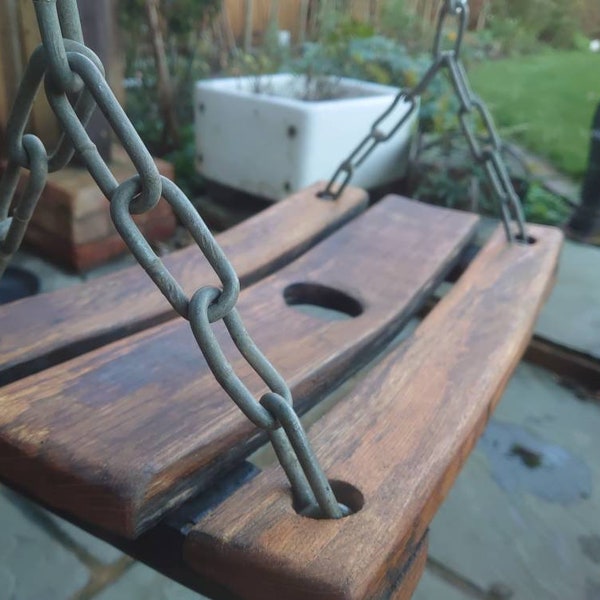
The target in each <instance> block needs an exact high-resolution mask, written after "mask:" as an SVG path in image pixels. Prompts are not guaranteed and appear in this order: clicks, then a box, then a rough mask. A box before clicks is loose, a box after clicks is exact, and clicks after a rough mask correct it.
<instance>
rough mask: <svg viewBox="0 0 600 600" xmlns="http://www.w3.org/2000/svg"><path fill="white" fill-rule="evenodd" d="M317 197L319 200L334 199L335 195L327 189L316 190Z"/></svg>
mask: <svg viewBox="0 0 600 600" xmlns="http://www.w3.org/2000/svg"><path fill="white" fill-rule="evenodd" d="M317 198H321V200H335V196H334V195H333V194H332V193H331V192H328V191H327V190H323V191H322V192H318V193H317Z"/></svg>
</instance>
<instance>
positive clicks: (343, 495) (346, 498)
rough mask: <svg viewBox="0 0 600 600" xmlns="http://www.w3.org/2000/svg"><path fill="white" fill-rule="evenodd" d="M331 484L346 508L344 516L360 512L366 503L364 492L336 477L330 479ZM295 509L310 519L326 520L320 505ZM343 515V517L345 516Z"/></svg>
mask: <svg viewBox="0 0 600 600" xmlns="http://www.w3.org/2000/svg"><path fill="white" fill-rule="evenodd" d="M329 485H331V489H332V490H333V493H334V495H335V497H336V499H337V501H338V502H339V503H340V505H341V506H342V508H343V509H345V510H344V513H345V514H344V517H349V516H350V515H354V514H356V513H357V512H359V511H360V510H361V509H362V507H363V506H364V505H365V497H364V496H363V495H362V492H361V491H360V490H359V489H357V488H355V487H354V486H353V485H352V484H350V483H348V482H346V481H338V480H336V479H332V480H330V481H329ZM294 510H295V511H296V512H297V513H298V514H299V515H302V516H303V517H308V518H309V519H319V520H325V518H326V517H324V516H323V515H322V513H321V510H320V508H319V507H318V506H307V507H304V508H298V507H296V506H295V507H294ZM344 517H343V518H344Z"/></svg>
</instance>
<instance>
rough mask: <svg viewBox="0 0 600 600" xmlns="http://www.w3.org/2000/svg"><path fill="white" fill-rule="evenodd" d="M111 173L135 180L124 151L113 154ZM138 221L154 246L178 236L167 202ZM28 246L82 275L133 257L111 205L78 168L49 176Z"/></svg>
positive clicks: (169, 172) (167, 170) (164, 169)
mask: <svg viewBox="0 0 600 600" xmlns="http://www.w3.org/2000/svg"><path fill="white" fill-rule="evenodd" d="M156 164H157V166H158V169H159V171H160V173H161V174H162V175H164V176H166V177H168V178H172V177H173V168H172V166H171V165H170V164H169V163H166V162H164V161H161V160H157V161H156ZM110 167H111V170H112V172H113V174H114V175H115V177H116V179H117V180H118V181H124V180H125V179H128V178H129V177H131V176H133V175H135V171H134V168H133V166H132V165H131V163H130V162H129V161H128V159H127V158H126V157H125V155H124V152H123V151H122V149H119V148H114V149H113V160H112V161H111V164H110ZM134 220H135V222H136V223H137V225H138V227H139V228H140V231H141V232H142V234H143V235H144V236H145V237H146V239H147V240H148V241H149V242H150V243H152V242H157V241H164V240H166V239H168V238H169V237H171V236H172V235H173V233H174V232H175V226H176V221H175V216H174V215H173V211H172V210H171V207H170V206H169V205H168V204H167V203H166V202H165V201H164V200H161V201H160V202H159V204H158V205H157V206H156V208H154V209H153V210H151V211H149V212H147V213H144V214H141V215H135V216H134ZM25 245H26V246H28V247H30V248H32V249H33V250H35V251H36V252H38V253H40V254H42V255H43V256H44V257H46V258H48V259H49V260H51V261H53V262H56V263H58V264H60V265H62V266H65V267H67V268H69V269H74V270H76V271H86V270H88V269H91V268H92V267H96V266H98V265H100V264H103V263H105V262H107V261H108V260H110V259H112V258H115V257H117V256H119V255H120V254H123V253H124V252H126V251H127V247H126V246H125V243H124V242H123V240H122V239H121V237H120V236H119V234H118V233H117V231H116V229H115V227H114V225H113V223H112V220H111V217H110V206H109V203H108V201H107V200H106V198H105V197H104V195H103V194H102V192H101V191H100V190H99V189H98V186H97V185H96V183H95V182H94V180H93V179H92V177H91V176H90V175H89V173H88V172H87V171H86V170H85V169H80V168H77V167H69V168H67V169H64V170H62V171H60V172H57V173H53V174H51V175H49V178H48V184H47V185H46V188H45V190H44V192H43V194H42V198H41V199H40V202H39V204H38V206H37V208H36V210H35V212H34V215H33V217H32V219H31V221H30V223H29V227H28V229H27V233H26V236H25Z"/></svg>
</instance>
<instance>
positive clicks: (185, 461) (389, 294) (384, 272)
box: [0, 197, 478, 536]
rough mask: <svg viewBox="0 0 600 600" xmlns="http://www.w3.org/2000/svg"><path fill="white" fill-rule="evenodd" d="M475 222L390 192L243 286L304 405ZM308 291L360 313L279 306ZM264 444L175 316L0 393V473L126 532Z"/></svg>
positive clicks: (260, 331)
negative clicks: (339, 315) (322, 314)
mask: <svg viewBox="0 0 600 600" xmlns="http://www.w3.org/2000/svg"><path fill="white" fill-rule="evenodd" d="M477 221H478V219H477V217H475V216H474V215H470V214H468V213H461V212H456V211H452V210H448V209H442V208H437V207H432V206H428V205H424V204H419V203H416V202H412V201H409V200H406V199H403V198H399V197H389V198H388V199H386V200H385V201H383V202H381V203H380V204H378V205H377V206H375V207H374V208H373V209H371V210H369V211H368V212H367V213H365V214H364V215H362V216H361V217H360V218H358V219H355V220H354V221H352V222H351V223H350V224H348V225H347V226H346V227H344V228H343V229H341V230H340V231H338V232H336V233H335V234H333V235H332V236H330V237H329V238H327V239H326V240H325V241H323V242H322V243H321V244H319V245H318V246H316V247H315V248H314V249H312V250H311V251H310V252H308V253H307V254H305V255H304V256H303V257H302V258H300V259H299V260H297V261H296V262H294V263H292V264H291V265H289V266H288V267H287V268H285V269H283V270H282V271H280V272H279V273H277V274H276V275H274V276H271V277H270V278H268V279H267V280H265V281H262V282H260V283H258V284H256V285H255V286H253V287H251V288H250V289H248V290H246V291H245V292H244V293H242V295H241V297H240V302H239V310H240V313H241V315H242V316H243V318H244V320H245V323H246V326H247V328H248V330H249V331H250V333H251V334H252V335H253V337H254V338H255V340H256V342H257V344H258V345H259V347H261V348H262V349H263V351H264V352H265V354H266V355H267V356H268V357H269V358H270V359H271V361H273V363H274V364H275V365H276V366H277V368H278V369H279V370H280V371H281V373H282V374H283V375H284V376H285V377H286V379H287V380H288V382H289V383H290V386H291V388H292V391H293V393H294V397H295V401H296V405H297V407H298V408H299V409H301V410H302V409H303V408H306V407H307V406H308V405H309V404H310V403H311V402H312V401H314V400H315V399H316V398H318V396H319V394H321V393H323V392H324V391H326V390H328V389H330V388H331V387H332V386H335V385H336V384H337V383H339V382H340V381H341V380H343V379H344V377H348V376H350V375H351V374H352V373H353V372H354V371H355V370H356V369H358V368H360V366H361V365H362V364H364V363H365V362H366V361H368V360H369V359H370V358H371V357H372V354H373V352H375V351H376V350H378V349H379V348H380V347H381V346H382V345H383V344H385V343H386V342H387V341H388V340H389V339H390V338H391V337H392V336H394V334H395V333H396V332H397V330H398V329H399V328H400V327H401V326H402V325H403V323H405V322H406V320H407V319H409V318H410V315H411V314H412V313H413V312H414V311H415V310H417V309H418V307H419V305H420V303H421V302H422V301H424V298H425V297H426V295H427V294H428V293H429V292H431V289H432V288H433V287H434V286H436V285H437V283H438V282H439V281H440V280H441V279H442V278H443V276H444V274H445V273H446V272H447V271H448V269H450V268H451V267H452V265H453V263H454V262H455V261H456V258H457V255H458V253H459V252H460V250H461V248H462V247H463V246H464V245H465V244H467V243H468V241H469V240H470V238H471V237H472V235H473V233H474V230H475V227H476V224H477ZM261 223H262V222H261ZM431 240H436V243H435V244H434V245H431ZM249 252H250V253H251V252H252V250H251V249H249ZM298 284H305V286H302V285H301V287H300V288H299V287H298ZM323 286H328V288H327V289H330V288H334V291H333V292H328V291H327V290H325V291H324V288H323ZM303 290H304V296H305V299H306V300H308V301H309V302H312V303H317V304H319V303H320V304H322V305H329V306H334V307H335V306H337V307H338V308H340V309H341V310H345V311H347V312H349V313H352V314H354V315H357V313H358V312H360V310H362V312H361V314H360V316H358V317H357V318H349V319H345V320H333V321H332V320H324V319H319V318H315V316H314V315H312V314H306V313H305V312H303V311H301V310H299V309H298V308H297V307H292V306H288V304H287V303H286V301H285V298H287V299H288V301H289V302H297V301H302V300H303V293H302V292H303ZM348 297H350V299H348ZM216 333H217V335H218V339H219V340H220V343H221V344H222V345H223V348H224V351H225V352H226V354H227V356H230V357H233V358H232V364H233V366H234V369H235V371H236V372H237V373H238V374H239V375H240V377H242V378H243V380H244V381H245V382H246V384H247V385H248V387H249V388H250V390H251V391H252V392H253V393H254V394H255V395H257V396H258V395H259V394H260V393H262V392H263V391H264V388H263V384H262V382H261V381H259V380H258V377H256V376H255V374H253V373H251V371H250V367H249V366H248V365H247V364H246V363H245V362H244V361H242V360H241V359H240V358H239V355H238V354H236V353H235V351H234V349H233V345H232V343H231V340H230V339H229V338H228V336H227V335H226V332H225V331H224V327H223V325H222V323H221V324H219V326H218V327H217V328H216ZM262 441H263V437H262V436H259V435H258V432H257V431H256V430H255V428H254V427H253V426H251V424H250V423H249V421H248V420H247V419H246V418H245V417H244V416H243V415H242V413H241V412H240V410H239V409H238V408H237V407H236V406H235V405H234V404H233V403H232V401H231V400H230V399H229V397H228V396H227V395H226V394H225V392H223V390H222V389H221V388H220V387H219V385H218V384H217V383H216V381H215V379H214V377H213V376H212V374H211V373H210V372H209V370H208V368H207V366H206V364H205V363H204V361H203V360H202V357H201V355H200V352H199V350H198V348H197V346H196V343H195V341H194V339H193V336H192V334H191V331H190V329H189V326H188V324H187V323H185V322H183V321H181V320H177V321H174V322H172V323H167V324H163V325H161V326H159V327H156V328H153V329H150V330H147V331H145V332H142V333H139V334H137V335H135V336H132V337H130V338H127V339H124V340H121V341H119V342H116V343H114V344H112V345H110V346H107V347H105V348H101V349H99V350H96V351H94V352H91V353H88V354H85V355H83V356H80V357H78V358H77V359H74V360H71V361H69V362H66V363H63V364H61V365H59V366H57V367H55V368H52V369H49V370H46V371H43V372H41V373H39V374H37V375H34V376H32V377H29V378H26V379H23V380H20V381H17V382H14V383H12V384H10V385H9V386H7V387H5V388H4V389H3V393H2V394H1V395H0V456H1V457H2V460H1V461H0V467H1V468H0V475H1V476H2V477H5V478H6V479H7V480H8V481H10V482H12V483H13V484H14V485H18V486H21V487H22V488H23V489H24V490H25V491H26V492H29V493H31V494H33V495H35V496H36V497H38V498H40V499H41V500H43V501H45V502H47V503H48V504H50V505H51V506H54V507H55V508H58V509H62V510H65V511H67V512H70V513H71V514H73V515H74V516H76V517H78V518H81V519H83V520H86V521H88V522H91V523H94V524H96V525H98V526H100V527H103V528H105V529H109V530H111V531H114V532H116V533H120V534H122V535H126V536H135V535H137V534H139V532H140V531H141V530H143V529H144V528H146V527H148V525H149V524H151V523H152V522H154V521H155V520H156V519H157V518H158V517H160V516H161V515H162V514H164V513H165V512H166V511H167V510H170V509H171V508H172V507H174V506H176V505H178V504H180V503H181V502H182V501H183V500H185V499H186V498H187V497H189V496H190V495H191V494H193V493H194V492H198V491H199V490H201V489H203V488H205V487H206V486H207V485H209V484H210V483H211V481H212V479H213V478H214V476H215V474H217V473H218V472H221V471H222V470H223V469H225V468H228V467H229V466H230V464H232V463H233V462H234V461H237V460H239V458H240V457H242V456H244V455H246V454H247V453H248V452H250V451H251V450H253V449H254V448H256V446H257V445H258V444H260V443H261V442H262Z"/></svg>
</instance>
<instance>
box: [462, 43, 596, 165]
mask: <svg viewBox="0 0 600 600" xmlns="http://www.w3.org/2000/svg"><path fill="white" fill-rule="evenodd" d="M470 73H471V79H472V83H473V88H474V89H475V91H476V92H477V93H478V94H479V95H480V96H481V97H482V98H483V99H484V100H485V101H486V102H487V103H488V105H489V107H490V109H491V110H492V113H493V115H494V118H495V120H496V123H497V124H498V126H499V127H500V129H501V133H502V134H503V135H505V136H506V137H509V138H513V139H514V140H516V141H519V142H521V143H522V144H523V145H524V146H526V147H527V148H529V149H530V150H531V151H532V152H535V153H537V154H539V155H541V156H545V157H546V158H548V159H549V160H550V161H551V162H552V163H553V164H554V165H555V166H556V167H557V168H558V169H559V170H561V171H563V172H565V173H568V174H570V175H573V176H575V177H581V175H582V174H583V173H584V172H585V168H586V165H587V157H588V150H589V135H590V125H591V119H592V115H593V113H594V110H595V108H596V106H597V104H598V102H599V101H600V54H592V53H591V52H575V51H573V52H562V51H548V52H546V53H544V54H539V55H534V56H521V57H518V58H511V59H505V60H499V61H489V62H487V63H484V64H480V65H477V66H474V67H473V68H472V70H471V72H470Z"/></svg>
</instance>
